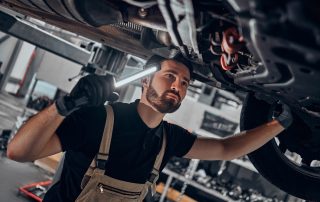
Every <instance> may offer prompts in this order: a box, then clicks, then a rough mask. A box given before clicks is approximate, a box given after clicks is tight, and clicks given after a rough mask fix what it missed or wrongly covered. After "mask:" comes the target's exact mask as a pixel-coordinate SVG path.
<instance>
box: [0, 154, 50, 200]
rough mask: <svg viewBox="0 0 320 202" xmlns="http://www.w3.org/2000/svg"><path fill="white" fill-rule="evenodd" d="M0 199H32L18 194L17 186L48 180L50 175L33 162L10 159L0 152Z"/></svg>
mask: <svg viewBox="0 0 320 202" xmlns="http://www.w3.org/2000/svg"><path fill="white" fill-rule="evenodd" d="M0 172H1V173H0V190H1V191H0V201H8V202H9V201H10V202H29V201H34V200H30V199H28V198H26V197H25V196H24V195H22V194H19V191H18V188H19V187H21V186H23V185H26V184H30V183H33V182H38V181H45V180H48V179H49V178H50V177H51V176H49V174H48V173H46V172H45V171H44V170H43V169H41V168H38V167H36V166H35V165H34V164H33V163H18V162H15V161H11V160H10V159H8V158H6V157H5V154H4V153H3V152H0Z"/></svg>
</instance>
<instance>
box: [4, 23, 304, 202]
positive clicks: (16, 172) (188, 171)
mask: <svg viewBox="0 0 320 202" xmlns="http://www.w3.org/2000/svg"><path fill="white" fill-rule="evenodd" d="M33 22H34V23H36V24H38V26H41V27H43V28H44V29H46V30H47V31H48V32H51V33H53V34H55V35H57V36H59V37H61V38H63V39H65V40H67V41H69V42H71V43H72V44H75V45H76V46H78V47H79V48H80V47H82V48H83V49H85V48H87V49H88V47H89V46H91V50H93V49H92V43H91V41H89V40H88V39H85V38H82V37H80V36H78V35H75V34H73V33H70V32H66V31H63V30H61V29H58V28H56V27H52V26H50V25H47V24H43V23H41V22H40V21H35V20H34V21H33ZM94 47H100V48H104V47H102V46H101V45H100V44H94ZM125 58H126V63H125V66H124V70H123V72H122V74H121V77H125V76H127V75H131V74H132V73H134V72H136V71H139V70H141V68H142V66H143V64H144V61H143V60H142V59H139V58H136V57H134V56H131V55H126V56H125ZM91 59H92V58H91ZM81 68H82V65H80V64H76V63H74V62H72V61H70V60H67V59H64V58H62V57H59V56H57V55H55V54H53V53H50V52H48V51H45V50H43V49H40V48H38V47H36V46H34V45H32V44H29V43H27V42H24V41H21V40H18V39H16V38H14V37H12V36H9V35H6V34H4V33H1V32H0V72H1V80H0V90H1V94H0V148H1V154H2V155H1V157H0V158H1V159H0V171H1V173H0V181H1V183H0V190H1V191H0V200H1V201H11V202H14V201H30V200H31V201H32V200H36V201H39V200H41V197H42V196H43V194H44V193H45V191H46V189H47V188H48V187H49V186H50V183H51V180H52V179H53V178H54V174H55V172H56V169H57V168H58V167H59V161H60V158H61V156H62V154H58V155H54V156H52V157H48V158H45V159H41V160H37V161H35V162H31V163H17V162H13V161H11V160H9V159H7V158H6V156H5V150H6V145H7V143H8V141H9V139H10V137H11V136H13V135H14V133H15V131H16V130H17V129H18V128H19V127H20V126H21V124H22V123H23V121H25V120H26V119H27V118H28V117H30V116H32V115H33V114H35V113H37V111H39V110H41V109H43V108H44V107H45V106H47V105H48V104H50V103H52V102H53V100H54V99H55V98H57V97H58V96H60V95H62V94H64V93H68V92H69V91H70V90H71V88H72V87H73V86H74V85H75V83H76V82H77V81H78V79H79V78H80V76H81V75H80V76H77V75H78V74H79V72H80V70H81ZM70 78H73V79H70ZM140 93H141V87H140V84H139V81H137V82H134V83H133V84H132V85H129V86H126V87H124V88H122V89H121V91H120V100H119V101H123V102H131V101H134V100H135V99H137V98H138V97H139V95H140ZM242 99H243V96H241V95H235V94H232V93H229V92H226V91H222V90H218V89H216V88H213V87H210V86H207V85H205V84H203V83H200V82H195V83H193V84H192V87H191V88H190V89H189V91H188V95H187V97H186V99H185V101H184V104H182V107H181V108H180V109H179V110H178V112H176V113H174V114H170V115H167V116H166V117H165V119H166V120H168V121H170V122H173V123H176V124H178V125H181V126H182V127H185V128H187V129H189V130H190V131H192V132H193V133H195V134H197V135H201V136H209V137H216V138H221V137H224V136H226V135H231V134H234V133H236V132H239V124H238V121H239V116H240V111H241V100H242ZM188 114H192V116H188ZM275 166H276V165H275ZM48 180H49V181H48ZM38 182H42V183H38ZM157 191H158V194H157V196H156V197H155V199H154V200H155V201H178V200H180V201H290V202H291V201H292V202H294V201H303V200H301V199H298V198H295V197H293V196H290V195H288V194H286V193H284V192H282V191H281V190H279V189H278V188H276V187H275V186H273V185H272V184H270V183H269V182H268V181H266V180H265V179H264V178H263V177H262V176H261V175H259V174H258V173H257V171H256V170H255V168H254V167H253V166H252V164H251V163H250V161H249V160H248V159H247V158H246V157H243V158H241V159H236V160H232V161H198V160H191V161H189V160H185V159H178V158H177V159H172V160H171V162H170V163H169V164H168V166H167V167H166V169H165V170H164V172H163V174H162V175H161V178H160V180H159V184H158V187H157ZM181 192H185V195H184V196H182V195H181Z"/></svg>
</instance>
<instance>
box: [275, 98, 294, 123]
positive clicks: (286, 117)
mask: <svg viewBox="0 0 320 202" xmlns="http://www.w3.org/2000/svg"><path fill="white" fill-rule="evenodd" d="M275 120H277V121H278V122H279V123H280V125H281V126H283V127H284V128H285V129H287V128H288V127H289V126H290V125H291V123H292V121H293V118H292V114H291V110H290V108H289V106H288V105H286V104H282V112H281V114H280V115H279V116H277V117H276V118H275Z"/></svg>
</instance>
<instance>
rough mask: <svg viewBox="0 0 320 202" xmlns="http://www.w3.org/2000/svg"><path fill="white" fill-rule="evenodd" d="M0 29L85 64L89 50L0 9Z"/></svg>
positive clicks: (88, 56)
mask: <svg viewBox="0 0 320 202" xmlns="http://www.w3.org/2000/svg"><path fill="white" fill-rule="evenodd" d="M0 30H1V31H2V32H5V33H7V34H9V35H12V36H14V37H17V38H19V39H21V40H23V41H27V42H29V43H31V44H34V45H36V46H37V47H40V48H42V49H44V50H46V51H49V52H52V53H54V54H56V55H58V56H60V57H63V58H65V59H68V60H71V61H73V62H75V63H78V64H81V65H86V64H87V63H88V61H89V58H90V52H89V51H87V50H85V49H83V48H80V47H78V46H76V45H74V44H72V43H70V42H68V41H66V40H63V39H61V38H59V37H57V36H54V35H52V34H50V33H48V32H46V31H44V30H41V29H39V28H38V27H36V26H34V25H31V24H27V23H26V22H23V21H22V20H20V19H19V18H16V17H14V16H12V15H9V14H7V13H5V12H2V11H0Z"/></svg>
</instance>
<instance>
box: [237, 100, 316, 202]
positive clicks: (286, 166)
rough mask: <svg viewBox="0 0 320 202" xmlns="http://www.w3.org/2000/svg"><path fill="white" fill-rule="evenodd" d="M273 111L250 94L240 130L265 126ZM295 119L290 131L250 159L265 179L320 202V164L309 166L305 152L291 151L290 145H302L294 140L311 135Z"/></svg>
mask: <svg viewBox="0 0 320 202" xmlns="http://www.w3.org/2000/svg"><path fill="white" fill-rule="evenodd" d="M273 110H274V107H273V106H272V105H270V104H268V103H266V102H264V101H262V100H258V99H256V98H255V97H254V96H253V95H251V94H249V95H248V96H247V97H246V99H245V101H244V104H243V108H242V112H241V119H240V129H241V130H249V129H252V128H254V127H256V126H259V125H260V124H263V123H266V122H267V121H268V120H271V119H272V111H273ZM296 119H297V116H296V115H295V114H294V122H293V124H292V125H291V126H290V127H289V128H288V129H287V130H285V131H284V132H282V133H281V134H279V135H278V136H277V137H276V138H274V139H273V140H271V141H269V142H268V143H266V144H265V145H264V146H262V147H261V148H259V149H258V150H256V151H254V152H252V153H250V154H249V155H248V157H249V159H250V161H251V162H252V164H253V165H254V166H255V168H256V169H257V170H258V171H259V173H260V174H261V175H262V176H264V177H265V178H266V179H267V180H268V181H270V182H271V183H272V184H274V185H275V186H277V187H279V188H280V189H282V190H283V191H285V192H287V193H289V194H291V195H293V196H296V197H299V198H303V199H306V200H312V201H319V199H320V192H319V190H320V189H319V187H320V169H319V168H320V167H319V161H313V165H310V164H309V165H307V164H305V163H304V158H303V157H304V156H306V155H305V152H302V151H301V150H300V151H301V152H299V153H300V154H299V153H295V152H290V150H289V149H288V148H290V149H291V148H294V147H293V146H289V145H294V144H301V143H298V142H295V141H294V140H296V139H295V137H296V136H297V135H298V133H302V134H303V135H307V133H308V132H310V131H308V130H307V128H306V126H305V125H303V124H301V123H302V122H303V121H301V120H299V121H297V120H296ZM290 141H291V142H290ZM288 142H290V144H288ZM297 148H299V147H297ZM292 150H294V149H292ZM310 162H311V161H310ZM315 164H318V165H315ZM317 166H318V167H317Z"/></svg>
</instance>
